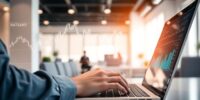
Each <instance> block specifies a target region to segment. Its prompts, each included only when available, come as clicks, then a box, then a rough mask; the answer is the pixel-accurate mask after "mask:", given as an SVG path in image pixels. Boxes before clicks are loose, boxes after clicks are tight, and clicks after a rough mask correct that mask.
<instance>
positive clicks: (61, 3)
mask: <svg viewBox="0 0 200 100" xmlns="http://www.w3.org/2000/svg"><path fill="white" fill-rule="evenodd" d="M141 1H142V2H141ZM150 1H151V0H40V9H41V10H42V11H43V13H42V14H40V24H41V25H44V24H43V21H44V20H49V22H50V25H64V24H66V23H72V22H73V21H74V20H78V21H79V24H92V25H93V24H95V25H97V24H101V21H102V20H106V21H107V23H108V24H124V23H125V21H126V20H129V15H130V12H131V10H132V9H135V11H138V12H140V10H141V9H142V6H145V5H144V4H146V3H149V2H150ZM139 2H141V3H139ZM136 7H137V9H136ZM153 7H154V6H153ZM71 8H72V9H74V10H75V13H74V14H68V9H71ZM105 8H110V9H111V13H110V14H105V13H104V10H105Z"/></svg>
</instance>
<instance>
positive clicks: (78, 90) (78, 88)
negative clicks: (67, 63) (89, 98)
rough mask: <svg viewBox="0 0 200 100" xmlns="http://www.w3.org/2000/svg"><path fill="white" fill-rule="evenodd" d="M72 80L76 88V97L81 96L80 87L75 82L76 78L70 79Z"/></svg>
mask: <svg viewBox="0 0 200 100" xmlns="http://www.w3.org/2000/svg"><path fill="white" fill-rule="evenodd" d="M72 80H73V82H74V83H75V86H76V90H77V93H76V95H77V96H81V94H82V92H81V91H82V87H81V85H80V83H79V82H78V81H77V79H76V77H74V78H72Z"/></svg>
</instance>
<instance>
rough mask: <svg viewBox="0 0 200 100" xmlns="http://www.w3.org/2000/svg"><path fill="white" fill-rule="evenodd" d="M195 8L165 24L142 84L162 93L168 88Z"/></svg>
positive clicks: (180, 13)
mask: <svg viewBox="0 0 200 100" xmlns="http://www.w3.org/2000/svg"><path fill="white" fill-rule="evenodd" d="M194 10H195V7H190V9H185V10H183V11H182V12H179V13H178V14H177V15H176V16H174V17H173V18H172V19H170V20H169V21H167V22H166V23H165V26H164V29H163V31H162V34H161V37H160V39H159V41H158V44H157V47H156V49H155V51H154V55H153V57H152V60H151V63H150V68H149V69H148V70H147V72H146V75H145V79H144V82H143V83H144V84H147V85H150V86H152V87H154V88H156V89H157V90H159V91H161V92H164V91H165V90H166V88H167V87H168V83H169V80H170V78H171V76H172V72H173V70H174V67H175V64H176V61H177V58H178V56H179V53H180V50H181V47H182V44H183V41H184V39H185V37H186V34H187V31H188V28H189V25H190V22H191V19H192V17H193V13H194Z"/></svg>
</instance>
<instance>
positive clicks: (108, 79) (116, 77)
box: [106, 76, 128, 91]
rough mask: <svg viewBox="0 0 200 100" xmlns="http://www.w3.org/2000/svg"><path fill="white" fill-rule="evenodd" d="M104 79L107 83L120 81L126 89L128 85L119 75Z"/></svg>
mask: <svg viewBox="0 0 200 100" xmlns="http://www.w3.org/2000/svg"><path fill="white" fill-rule="evenodd" d="M106 81H107V82H109V83H120V84H121V85H122V86H123V87H124V88H125V89H126V90H127V91H128V85H127V84H126V83H125V82H124V80H123V79H122V78H121V77H120V76H114V77H107V78H106Z"/></svg>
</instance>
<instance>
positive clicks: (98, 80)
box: [72, 69, 128, 96]
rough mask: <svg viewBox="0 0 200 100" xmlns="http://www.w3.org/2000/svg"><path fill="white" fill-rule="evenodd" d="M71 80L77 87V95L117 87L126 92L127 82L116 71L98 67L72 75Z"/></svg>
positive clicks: (90, 93) (85, 94) (86, 94)
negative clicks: (75, 75)
mask: <svg viewBox="0 0 200 100" xmlns="http://www.w3.org/2000/svg"><path fill="white" fill-rule="evenodd" d="M72 80H73V81H74V83H75V84H76V87H77V96H90V95H92V94H95V93H98V92H102V91H105V90H108V89H118V90H120V91H121V92H122V93H128V84H127V82H126V81H125V80H124V79H123V77H122V76H121V75H120V74H119V73H116V72H111V71H104V70H101V69H98V70H93V71H89V72H87V73H85V74H82V75H80V76H77V77H74V78H72Z"/></svg>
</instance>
